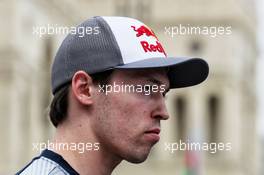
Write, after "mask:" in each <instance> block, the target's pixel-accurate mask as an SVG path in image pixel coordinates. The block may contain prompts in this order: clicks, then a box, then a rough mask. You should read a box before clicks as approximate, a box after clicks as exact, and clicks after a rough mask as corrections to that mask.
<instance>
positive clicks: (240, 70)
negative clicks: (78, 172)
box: [0, 0, 259, 175]
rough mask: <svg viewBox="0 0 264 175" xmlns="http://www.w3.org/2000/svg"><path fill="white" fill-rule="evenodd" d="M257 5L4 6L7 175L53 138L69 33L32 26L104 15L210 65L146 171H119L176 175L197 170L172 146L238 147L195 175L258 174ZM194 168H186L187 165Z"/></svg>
mask: <svg viewBox="0 0 264 175" xmlns="http://www.w3.org/2000/svg"><path fill="white" fill-rule="evenodd" d="M254 5H255V4H254V1H252V0H223V1H218V0H189V1H184V0H162V1H161V0H152V1H151V0H133V1H132V0H127V1H125V0H98V1H95V0H78V1H70V0H64V1H62V0H56V1H55V0H48V1H44V0H38V1H37V0H21V1H15V0H9V1H7V0H2V1H1V2H0V14H1V15H0V19H1V24H2V25H1V29H0V31H1V32H0V38H1V40H0V72H1V74H0V94H1V96H0V97H1V98H0V128H1V132H0V139H1V141H0V142H1V144H0V155H1V156H0V174H11V173H14V172H15V171H16V170H18V169H19V168H21V167H22V166H23V165H25V164H26V163H27V162H29V161H30V160H31V158H32V157H33V156H34V155H36V154H38V153H37V152H36V151H33V146H32V143H36V142H41V141H44V142H45V141H47V139H50V138H51V136H52V133H53V131H54V129H53V127H52V126H51V124H50V122H49V120H48V106H49V102H50V100H51V98H52V96H51V93H50V77H49V73H50V65H51V62H52V59H53V57H54V55H55V53H56V50H57V48H58V46H59V44H60V43H61V41H62V39H63V38H64V37H65V36H64V35H45V36H42V37H39V36H37V35H34V33H33V30H34V29H33V28H34V27H38V26H47V24H51V25H58V26H60V25H61V26H75V25H76V24H78V23H80V22H82V21H83V20H85V19H87V18H89V17H91V16H96V15H120V16H131V17H135V18H138V19H140V20H141V21H143V22H145V23H146V24H148V25H149V26H150V27H152V28H153V29H154V31H155V32H156V34H157V36H158V37H159V39H160V41H161V42H162V43H163V45H164V48H165V49H166V51H167V53H168V54H169V55H170V56H172V55H177V56H195V57H202V58H205V59H206V60H207V61H208V62H209V65H210V75H209V78H208V79H207V81H206V82H205V83H203V84H201V85H199V86H194V87H189V88H186V89H177V90H173V91H171V92H169V95H168V98H167V105H168V110H169V112H170V115H171V118H170V119H169V121H166V122H163V123H162V139H161V140H160V142H159V144H158V145H157V146H156V147H155V149H153V151H152V153H151V155H150V157H149V159H148V160H147V161H146V162H145V163H143V164H139V165H133V164H129V163H126V162H123V163H122V164H121V165H120V167H118V168H117V169H116V170H115V171H114V173H113V174H126V175H132V174H133V175H134V174H135V173H136V174H138V175H145V174H152V175H159V174H163V175H172V174H179V175H180V174H183V173H184V172H186V169H188V168H189V163H188V159H189V158H188V154H186V152H183V151H176V152H175V153H170V152H169V151H166V148H165V143H168V142H170V143H175V142H179V140H182V141H185V142H187V141H199V142H208V143H211V142H217V143H219V142H223V143H228V142H230V143H231V145H232V150H231V151H218V152H217V153H215V154H212V153H209V152H207V151H200V152H198V153H195V154H193V155H192V157H191V159H195V160H196V161H195V164H196V170H195V171H196V172H197V173H196V174H201V175H222V174H225V175H256V174H257V172H258V168H259V167H258V163H257V162H258V156H257V155H258V152H257V151H256V150H257V149H256V143H257V136H256V125H255V122H256V109H255V107H256V104H255V101H256V99H255V98H256V97H255V61H256V54H257V52H256V48H257V46H256V29H255V28H256V17H255V6H254ZM179 24H181V25H183V26H199V27H203V26H207V27H210V26H216V27H219V26H222V27H231V31H232V33H231V34H230V35H220V36H215V37H214V36H209V35H201V34H186V35H180V34H177V35H175V36H173V37H172V36H171V35H168V34H166V30H165V29H166V28H167V29H168V28H169V27H172V26H179ZM186 162H187V163H186Z"/></svg>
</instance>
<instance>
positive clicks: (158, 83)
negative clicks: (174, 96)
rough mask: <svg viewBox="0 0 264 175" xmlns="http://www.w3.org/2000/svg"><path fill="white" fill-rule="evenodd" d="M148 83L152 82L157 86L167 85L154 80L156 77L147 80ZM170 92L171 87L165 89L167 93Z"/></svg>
mask: <svg viewBox="0 0 264 175" xmlns="http://www.w3.org/2000/svg"><path fill="white" fill-rule="evenodd" d="M147 81H150V82H152V83H154V84H157V85H159V86H160V85H165V83H163V82H162V81H160V80H158V79H156V78H154V77H149V78H147ZM169 90H170V85H169V86H167V88H166V89H165V93H167V92H168V91H169Z"/></svg>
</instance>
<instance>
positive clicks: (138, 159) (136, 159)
mask: <svg viewBox="0 0 264 175" xmlns="http://www.w3.org/2000/svg"><path fill="white" fill-rule="evenodd" d="M148 155H149V151H148V152H147V153H141V154H139V153H138V154H134V155H132V156H130V157H128V158H126V159H125V160H126V161H128V162H130V163H136V164H138V163H142V162H144V161H145V160H146V159H147V158H148Z"/></svg>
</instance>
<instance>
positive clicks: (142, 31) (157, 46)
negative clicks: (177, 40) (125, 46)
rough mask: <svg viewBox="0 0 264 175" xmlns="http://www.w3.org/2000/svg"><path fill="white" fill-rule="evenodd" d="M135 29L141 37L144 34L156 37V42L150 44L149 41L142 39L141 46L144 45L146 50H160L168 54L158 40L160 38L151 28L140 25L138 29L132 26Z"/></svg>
mask: <svg viewBox="0 0 264 175" xmlns="http://www.w3.org/2000/svg"><path fill="white" fill-rule="evenodd" d="M131 27H132V28H133V29H134V31H135V32H136V33H137V34H136V36H137V37H140V36H142V35H144V34H145V35H146V36H148V37H150V36H152V37H155V38H156V44H149V43H148V42H147V41H141V42H140V43H141V46H142V47H143V49H144V51H145V52H160V53H163V54H164V55H165V56H167V54H166V52H165V51H164V49H163V47H162V45H161V44H160V42H159V41H158V38H157V37H156V35H155V33H154V32H153V31H152V30H151V29H149V28H148V27H146V26H143V25H142V26H140V27H139V28H137V29H136V27H135V26H131Z"/></svg>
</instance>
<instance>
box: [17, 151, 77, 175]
mask: <svg viewBox="0 0 264 175" xmlns="http://www.w3.org/2000/svg"><path fill="white" fill-rule="evenodd" d="M16 175H79V173H77V172H76V171H75V170H74V169H73V168H72V167H71V166H70V165H69V164H68V163H67V162H66V160H64V159H63V157H62V156H61V155H59V154H57V153H55V152H53V151H51V150H48V149H46V150H44V151H43V152H42V153H41V154H40V155H39V156H38V157H35V158H34V159H33V160H32V161H31V162H30V163H29V164H28V165H26V167H25V168H23V169H22V170H20V171H19V172H17V173H16Z"/></svg>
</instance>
